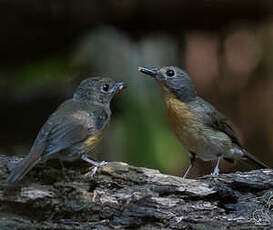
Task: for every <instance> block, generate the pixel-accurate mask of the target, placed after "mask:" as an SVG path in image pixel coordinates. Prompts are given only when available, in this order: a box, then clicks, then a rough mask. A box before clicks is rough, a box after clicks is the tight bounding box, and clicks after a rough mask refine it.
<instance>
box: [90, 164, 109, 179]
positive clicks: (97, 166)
mask: <svg viewBox="0 0 273 230" xmlns="http://www.w3.org/2000/svg"><path fill="white" fill-rule="evenodd" d="M107 164H108V162H107V161H102V162H97V164H96V165H94V167H93V169H92V172H91V175H90V177H93V176H94V175H95V174H96V172H97V170H98V168H99V167H102V166H105V165H107Z"/></svg>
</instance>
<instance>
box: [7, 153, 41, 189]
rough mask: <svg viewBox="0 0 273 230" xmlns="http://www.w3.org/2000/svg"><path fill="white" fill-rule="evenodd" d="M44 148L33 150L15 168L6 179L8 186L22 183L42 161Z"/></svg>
mask: <svg viewBox="0 0 273 230" xmlns="http://www.w3.org/2000/svg"><path fill="white" fill-rule="evenodd" d="M42 153H43V148H38V149H37V148H36V149H33V151H31V152H30V153H29V154H28V155H27V156H26V157H25V158H24V159H23V160H22V161H20V162H19V163H18V165H17V166H15V168H14V169H12V171H11V172H10V174H9V176H8V177H7V179H6V181H5V182H6V183H7V184H13V183H16V182H18V181H20V180H21V179H22V178H23V177H24V176H25V175H26V174H27V173H28V172H29V171H30V170H31V169H32V168H33V167H34V166H35V165H36V164H37V163H38V162H39V161H40V159H41V155H42Z"/></svg>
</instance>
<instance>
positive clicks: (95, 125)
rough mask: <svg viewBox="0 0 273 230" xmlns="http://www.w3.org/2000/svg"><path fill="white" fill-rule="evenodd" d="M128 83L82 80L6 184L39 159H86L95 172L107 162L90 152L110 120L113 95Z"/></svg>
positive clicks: (96, 78) (22, 174) (109, 80)
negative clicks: (98, 159)
mask: <svg viewBox="0 0 273 230" xmlns="http://www.w3.org/2000/svg"><path fill="white" fill-rule="evenodd" d="M125 86H126V85H125V83H124V82H121V81H120V82H116V81H114V80H113V79H111V78H102V77H91V78H87V79H85V80H83V81H81V82H80V84H79V86H78V87H77V89H76V90H75V92H74V94H73V97H72V98H70V99H68V100H66V101H64V102H63V103H62V104H61V105H60V106H59V107H58V108H57V109H56V111H55V112H54V113H52V114H51V115H50V116H49V118H48V120H47V121H46V122H45V123H44V125H43V126H42V127H41V129H40V131H39V133H38V135H37V137H36V139H35V141H34V143H33V145H32V147H31V150H30V152H29V153H28V155H27V156H26V157H25V158H24V159H23V160H21V161H20V162H19V163H18V164H17V165H16V166H15V167H14V169H12V170H11V172H10V174H9V175H8V177H7V178H6V180H5V183H6V184H14V183H16V182H18V181H20V180H21V179H22V178H23V177H24V176H25V175H26V174H27V173H28V172H29V171H30V170H31V169H32V168H33V167H34V166H35V165H36V164H37V163H38V162H44V161H46V160H48V159H52V158H57V159H59V160H60V162H61V164H62V162H63V161H68V162H73V161H75V160H78V159H82V160H84V161H86V162H88V163H90V164H92V165H93V166H94V168H93V172H92V175H94V174H95V173H96V171H97V169H98V167H100V166H104V165H106V164H107V162H105V161H102V162H96V161H94V160H92V159H91V158H89V156H88V155H89V154H90V153H91V152H92V150H93V149H94V147H95V146H96V144H97V143H98V142H99V141H100V140H101V138H102V136H103V131H104V129H105V128H106V127H107V126H108V124H109V122H110V117H111V109H110V102H111V100H112V98H113V97H114V95H116V94H117V93H118V92H120V91H121V90H122V89H123V88H125ZM62 166H63V165H62Z"/></svg>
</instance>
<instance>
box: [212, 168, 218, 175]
mask: <svg viewBox="0 0 273 230" xmlns="http://www.w3.org/2000/svg"><path fill="white" fill-rule="evenodd" d="M219 174H220V170H219V168H215V169H214V170H213V173H211V175H212V176H219Z"/></svg>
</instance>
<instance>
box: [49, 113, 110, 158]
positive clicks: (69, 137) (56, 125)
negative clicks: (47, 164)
mask: <svg viewBox="0 0 273 230" xmlns="http://www.w3.org/2000/svg"><path fill="white" fill-rule="evenodd" d="M108 118H109V115H108V114H107V112H106V111H105V110H104V109H102V108H101V109H96V110H93V111H92V112H87V111H84V110H77V111H74V112H69V113H66V114H65V115H64V114H63V113H61V114H58V113H56V114H53V115H52V116H51V117H50V119H49V120H48V122H47V124H48V125H49V126H51V127H50V128H49V129H50V132H49V133H48V135H47V139H46V143H47V144H46V150H45V155H46V157H48V156H49V155H52V154H53V153H56V152H59V151H61V150H64V149H66V148H69V147H70V146H72V145H74V144H76V143H79V142H81V141H84V140H85V139H87V138H88V137H89V136H92V135H95V134H96V133H97V132H98V131H100V130H101V129H103V128H104V126H105V125H106V123H107V121H108Z"/></svg>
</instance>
